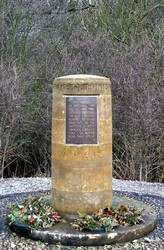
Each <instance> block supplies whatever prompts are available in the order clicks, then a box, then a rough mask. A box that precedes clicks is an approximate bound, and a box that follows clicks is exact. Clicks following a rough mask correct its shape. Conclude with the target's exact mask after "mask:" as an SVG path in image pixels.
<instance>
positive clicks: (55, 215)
mask: <svg viewBox="0 0 164 250" xmlns="http://www.w3.org/2000/svg"><path fill="white" fill-rule="evenodd" d="M50 218H51V219H53V220H54V221H56V222H58V221H60V216H59V215H58V214H56V213H53V214H51V215H50Z"/></svg>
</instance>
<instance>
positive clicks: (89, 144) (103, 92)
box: [51, 75, 112, 215]
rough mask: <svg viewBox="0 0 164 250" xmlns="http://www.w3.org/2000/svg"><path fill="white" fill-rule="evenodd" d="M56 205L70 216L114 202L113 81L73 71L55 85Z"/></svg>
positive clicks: (53, 155) (53, 114)
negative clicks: (75, 73)
mask: <svg viewBox="0 0 164 250" xmlns="http://www.w3.org/2000/svg"><path fill="white" fill-rule="evenodd" d="M51 195H52V206H53V207H54V208H55V209H56V210H57V211H59V212H61V213H62V214H65V215H77V214H78V213H79V212H85V213H87V214H90V213H94V212H97V211H99V209H101V208H105V207H106V206H111V205H112V107H111V83H110V80H109V79H108V78H106V77H100V76H94V75H68V76H63V77H59V78H56V79H55V81H54V83H53V112H52V189H51Z"/></svg>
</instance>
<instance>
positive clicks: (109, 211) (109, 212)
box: [104, 210, 112, 215]
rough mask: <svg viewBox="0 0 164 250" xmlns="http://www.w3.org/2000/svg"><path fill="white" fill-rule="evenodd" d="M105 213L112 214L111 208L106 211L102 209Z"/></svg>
mask: <svg viewBox="0 0 164 250" xmlns="http://www.w3.org/2000/svg"><path fill="white" fill-rule="evenodd" d="M104 214H105V215H111V214H112V210H108V211H104Z"/></svg>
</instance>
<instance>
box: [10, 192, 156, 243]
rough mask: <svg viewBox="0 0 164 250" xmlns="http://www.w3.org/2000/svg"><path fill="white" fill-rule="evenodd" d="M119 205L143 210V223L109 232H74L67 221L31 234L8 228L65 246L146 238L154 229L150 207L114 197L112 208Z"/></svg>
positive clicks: (25, 229)
mask: <svg viewBox="0 0 164 250" xmlns="http://www.w3.org/2000/svg"><path fill="white" fill-rule="evenodd" d="M121 204H124V205H127V206H135V207H136V208H137V209H139V210H143V211H144V212H143V220H144V222H142V223H140V224H137V225H133V226H119V227H118V228H116V229H114V230H112V231H109V232H102V231H100V232H99V231H97V232H90V231H82V232H80V231H76V230H75V229H73V228H72V227H71V225H70V222H69V221H66V222H60V223H58V224H56V225H55V226H53V227H51V228H49V229H43V230H40V231H33V232H31V231H30V230H29V228H28V227H22V226H21V225H20V224H16V223H13V224H12V225H11V226H10V228H11V230H13V231H14V232H16V233H17V234H19V235H21V236H26V237H29V238H31V239H34V240H40V241H43V242H47V243H49V244H61V245H65V246H102V245H108V244H114V243H121V242H128V241H132V240H134V239H138V238H142V237H144V236H146V235H147V234H149V233H150V232H151V231H152V230H153V229H154V228H155V226H156V220H157V216H156V213H155V211H154V209H153V208H152V207H150V206H148V205H146V204H145V203H143V202H140V201H137V200H134V199H131V198H127V197H118V196H114V197H113V207H117V206H119V205H121Z"/></svg>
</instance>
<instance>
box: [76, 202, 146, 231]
mask: <svg viewBox="0 0 164 250" xmlns="http://www.w3.org/2000/svg"><path fill="white" fill-rule="evenodd" d="M79 215H80V217H81V218H80V219H78V220H76V221H74V222H73V223H72V227H73V228H74V229H76V230H79V231H83V230H90V231H97V230H100V231H101V230H103V231H111V230H112V229H113V228H115V227H118V226H128V225H135V224H139V223H141V222H143V218H142V216H143V213H142V211H139V210H137V208H136V207H129V206H125V205H120V206H119V207H118V208H108V207H107V208H105V209H104V210H100V211H99V213H96V214H93V215H86V214H79Z"/></svg>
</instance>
